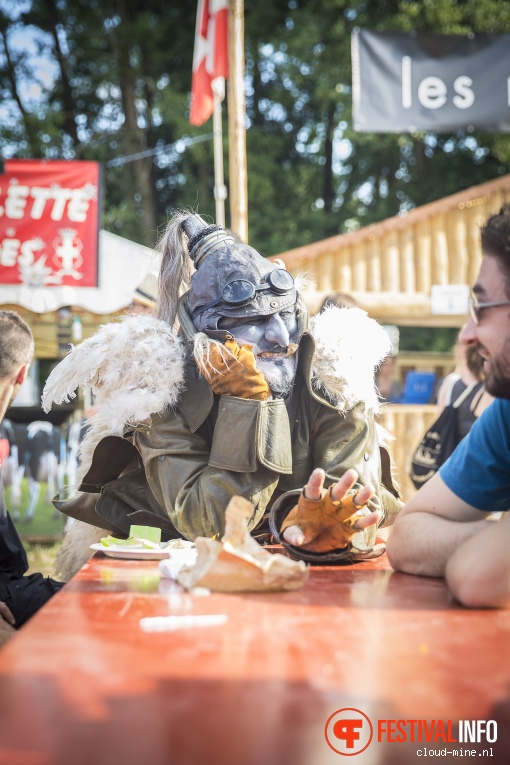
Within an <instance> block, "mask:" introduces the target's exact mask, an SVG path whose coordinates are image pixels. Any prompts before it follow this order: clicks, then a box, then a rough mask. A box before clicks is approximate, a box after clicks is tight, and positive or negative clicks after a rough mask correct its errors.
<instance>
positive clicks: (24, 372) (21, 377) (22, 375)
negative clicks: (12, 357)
mask: <svg viewBox="0 0 510 765" xmlns="http://www.w3.org/2000/svg"><path fill="white" fill-rule="evenodd" d="M29 369H30V364H23V366H22V367H20V370H19V372H18V376H17V377H16V385H23V383H24V382H25V380H26V379H27V377H28V370H29Z"/></svg>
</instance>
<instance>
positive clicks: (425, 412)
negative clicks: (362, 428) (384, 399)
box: [378, 404, 437, 501]
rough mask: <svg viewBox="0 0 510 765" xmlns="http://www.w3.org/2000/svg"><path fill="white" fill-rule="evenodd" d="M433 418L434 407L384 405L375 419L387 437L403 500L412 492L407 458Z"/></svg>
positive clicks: (434, 415) (424, 405)
mask: <svg viewBox="0 0 510 765" xmlns="http://www.w3.org/2000/svg"><path fill="white" fill-rule="evenodd" d="M436 418H437V406H435V405H433V404H386V406H384V407H383V409H382V412H381V416H380V417H379V418H378V421H379V422H380V423H381V425H382V426H383V427H384V428H386V430H387V431H388V433H389V436H390V439H389V440H388V444H387V445H388V448H389V450H390V454H391V456H392V457H393V461H394V464H395V468H396V478H397V481H398V483H399V484H400V489H401V491H402V495H403V499H404V501H407V500H409V499H410V498H411V497H412V496H413V494H415V493H416V489H415V488H414V486H413V484H412V483H411V479H410V478H409V467H410V463H411V458H412V456H413V454H414V451H415V449H416V447H417V446H418V444H419V443H420V441H421V439H422V438H423V436H424V435H425V431H426V429H427V428H428V426H429V425H431V424H432V423H433V422H434V420H435V419H436Z"/></svg>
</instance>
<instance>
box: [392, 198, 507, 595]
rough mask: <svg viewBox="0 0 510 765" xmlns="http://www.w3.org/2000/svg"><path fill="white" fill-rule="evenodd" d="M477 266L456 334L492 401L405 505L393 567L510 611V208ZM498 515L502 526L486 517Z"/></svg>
mask: <svg viewBox="0 0 510 765" xmlns="http://www.w3.org/2000/svg"><path fill="white" fill-rule="evenodd" d="M481 243H482V254H483V258H482V264H481V266H480V272H479V274H478V278H477V280H476V284H475V285H474V287H473V295H472V296H471V298H470V302H469V308H470V318H469V320H468V322H467V324H466V325H465V326H464V328H463V329H462V331H461V333H460V335H459V341H460V342H461V343H464V344H465V345H474V346H476V348H477V350H478V352H479V354H480V355H481V356H482V358H483V359H484V365H483V371H484V374H485V388H486V390H487V391H488V392H489V393H490V394H491V395H492V396H494V397H495V400H494V401H493V402H492V404H490V406H489V407H487V409H485V411H484V412H483V413H482V415H481V416H480V417H479V418H478V420H477V421H476V422H475V424H474V425H473V427H472V428H471V430H470V431H469V433H468V434H467V436H466V437H465V438H463V439H462V441H461V442H460V444H459V445H458V446H457V448H456V449H455V451H454V453H453V454H452V456H451V457H450V459H449V460H447V461H446V462H445V463H444V465H443V466H442V467H441V468H440V470H439V472H438V473H436V474H435V475H434V476H432V478H431V479H430V481H427V483H426V484H424V486H423V487H422V488H421V489H420V491H419V492H418V493H417V494H415V496H414V497H413V498H412V499H411V500H410V502H408V504H407V505H406V506H405V508H404V510H403V511H402V513H401V515H400V516H399V518H398V522H397V523H396V524H395V528H394V529H393V531H392V533H391V537H390V539H389V541H388V556H389V559H390V562H391V565H392V566H393V567H394V568H395V569H398V570H400V571H405V572H407V573H409V574H419V575H421V576H437V577H444V578H445V580H446V582H447V584H448V587H449V588H450V590H451V592H452V594H453V595H454V596H455V597H456V598H457V600H459V601H460V602H461V603H462V604H463V605H465V606H471V607H473V608H481V607H486V606H492V607H505V608H509V607H510V559H509V556H508V542H509V540H510V513H509V512H508V510H509V508H510V205H505V206H503V207H502V208H501V210H500V211H499V213H497V214H496V215H492V216H491V217H490V218H489V220H488V221H487V222H486V223H485V224H484V226H483V227H482V229H481ZM494 512H501V513H502V514H501V517H500V519H499V520H494V518H490V513H494Z"/></svg>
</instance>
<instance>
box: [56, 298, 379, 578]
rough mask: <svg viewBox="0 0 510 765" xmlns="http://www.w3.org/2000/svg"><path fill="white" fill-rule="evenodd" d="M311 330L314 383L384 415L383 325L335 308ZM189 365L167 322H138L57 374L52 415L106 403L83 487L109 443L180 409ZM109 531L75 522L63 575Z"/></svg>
mask: <svg viewBox="0 0 510 765" xmlns="http://www.w3.org/2000/svg"><path fill="white" fill-rule="evenodd" d="M310 329H311V334H312V335H313V336H314V339H315V343H316V352H315V356H314V361H313V376H314V385H315V386H316V387H317V388H318V389H319V390H322V391H323V392H324V393H325V394H326V395H327V396H328V398H329V399H330V400H331V401H332V402H334V405H335V407H336V408H337V409H338V410H339V411H340V412H346V411H348V410H349V409H351V408H352V407H353V406H354V405H355V404H357V403H358V402H360V401H364V402H365V405H366V407H367V410H372V411H376V410H377V407H378V399H377V393H376V389H375V386H374V370H375V367H376V366H377V365H378V364H379V363H380V362H381V361H382V359H383V358H384V357H385V356H386V355H387V353H388V351H389V340H388V336H387V335H386V333H385V332H384V330H383V329H382V327H380V325H379V324H377V322H376V321H374V320H373V319H370V318H369V317H368V316H367V314H366V313H365V312H364V311H362V310H360V309H358V308H335V307H330V308H327V309H326V310H325V311H324V312H323V313H322V314H320V315H319V316H316V317H315V318H313V319H312V320H311V327H310ZM184 359H185V352H184V348H183V343H182V341H181V340H180V339H179V337H178V336H177V334H176V333H175V332H174V330H172V329H171V328H170V326H169V325H168V324H167V323H166V322H164V321H161V320H159V319H155V318H152V317H148V316H132V317H126V318H125V319H123V320H121V321H120V322H114V323H111V324H105V325H103V326H102V327H100V328H99V330H98V332H97V333H96V334H95V335H94V336H93V337H91V338H89V339H88V340H85V341H84V342H83V343H81V345H79V346H75V347H74V348H72V350H71V351H70V352H69V354H68V355H67V356H66V357H65V359H64V360H63V361H62V362H61V363H60V364H59V365H58V366H57V367H56V368H55V369H54V370H53V372H52V373H51V375H50V376H49V378H48V381H47V383H46V386H45V388H44V392H43V399H42V402H43V407H44V409H45V410H46V411H49V409H50V408H51V405H52V403H62V402H63V401H69V400H70V398H73V397H74V395H75V391H76V389H77V388H78V386H80V385H81V386H83V387H84V388H90V389H91V390H92V392H93V394H94V398H95V401H96V403H97V405H98V412H97V413H96V414H95V415H94V416H93V417H92V418H91V420H90V428H89V430H88V431H87V433H86V435H85V438H84V440H83V441H82V444H81V447H80V459H81V463H80V467H79V473H78V476H77V483H78V485H79V484H80V482H81V480H82V479H83V477H84V476H85V474H86V473H87V470H88V469H89V467H90V464H91V460H92V455H93V453H94V449H95V447H96V446H97V444H98V443H99V441H100V440H101V439H102V438H104V437H105V436H109V435H116V436H121V435H122V433H123V431H124V430H125V429H126V427H127V426H128V425H132V424H136V423H137V422H141V421H143V420H145V419H147V418H148V417H149V415H151V414H154V413H156V412H162V411H165V410H166V409H168V408H170V407H172V406H175V405H176V404H177V402H178V400H179V393H180V390H181V388H182V384H183V378H184ZM108 533H109V532H107V531H105V530H104V529H101V528H98V527H94V526H91V525H89V524H86V523H82V522H80V521H74V523H73V524H72V525H71V527H70V529H69V530H68V531H67V532H66V536H65V539H64V543H63V545H62V548H61V550H60V553H59V556H58V559H57V570H58V574H59V576H60V577H62V578H63V579H65V580H67V579H69V578H71V576H73V575H74V574H75V573H76V572H77V571H78V570H79V569H80V568H81V566H82V565H84V563H86V561H87V560H88V559H89V558H90V556H91V552H90V545H91V544H92V543H94V542H97V541H98V540H99V539H100V538H101V537H102V536H105V535H106V534H108Z"/></svg>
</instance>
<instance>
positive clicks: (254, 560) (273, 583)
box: [162, 497, 308, 592]
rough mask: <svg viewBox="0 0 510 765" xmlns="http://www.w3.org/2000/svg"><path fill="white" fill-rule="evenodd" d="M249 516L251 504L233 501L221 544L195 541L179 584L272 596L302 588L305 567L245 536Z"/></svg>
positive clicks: (227, 511) (179, 577) (235, 499)
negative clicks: (192, 559) (192, 555)
mask: <svg viewBox="0 0 510 765" xmlns="http://www.w3.org/2000/svg"><path fill="white" fill-rule="evenodd" d="M252 515H253V507H252V505H251V503H250V502H248V501H247V500H246V499H243V497H232V499H231V500H230V502H229V504H228V506H227V509H226V516H225V517H226V526H225V534H224V535H223V537H222V540H221V542H218V541H215V540H213V539H207V538H206V537H198V538H197V539H196V540H195V544H196V547H197V561H196V563H195V565H194V566H185V567H183V568H182V569H181V571H180V573H179V574H178V576H177V578H178V581H179V583H180V584H182V585H183V586H184V587H186V588H187V589H192V588H194V587H207V588H208V589H210V590H213V591H216V592H271V591H277V590H296V589H298V587H301V585H302V584H304V582H305V581H306V579H307V578H308V568H307V566H306V564H305V563H304V562H303V561H295V560H291V559H290V558H287V557H286V556H284V555H280V554H279V553H276V554H272V553H269V552H267V550H264V548H263V547H261V546H260V545H259V544H258V542H256V541H255V539H253V537H251V536H250V534H249V532H248V528H247V526H248V520H249V518H251V517H252ZM162 563H168V562H167V561H164V562H162Z"/></svg>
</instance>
